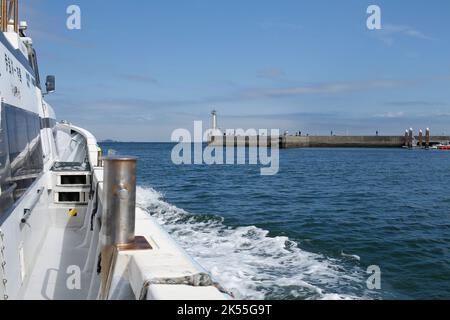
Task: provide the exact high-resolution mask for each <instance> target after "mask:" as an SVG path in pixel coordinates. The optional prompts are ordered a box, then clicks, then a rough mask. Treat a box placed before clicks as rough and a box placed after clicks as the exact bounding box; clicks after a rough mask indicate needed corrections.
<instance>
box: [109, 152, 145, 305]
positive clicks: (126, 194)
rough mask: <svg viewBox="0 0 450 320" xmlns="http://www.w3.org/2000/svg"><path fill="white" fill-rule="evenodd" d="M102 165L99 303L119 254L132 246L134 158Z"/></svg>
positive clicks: (110, 279) (134, 210) (133, 227)
mask: <svg viewBox="0 0 450 320" xmlns="http://www.w3.org/2000/svg"><path fill="white" fill-rule="evenodd" d="M103 161H104V193H105V194H104V195H105V205H104V211H103V216H102V238H101V239H102V253H101V291H100V299H102V300H106V299H108V297H109V291H110V287H111V281H112V277H113V273H114V268H115V262H116V259H117V255H118V251H119V250H120V249H122V248H126V247H128V246H133V245H134V244H135V223H136V164H137V159H136V158H130V157H126V158H124V157H115V156H110V157H106V158H104V159H103Z"/></svg>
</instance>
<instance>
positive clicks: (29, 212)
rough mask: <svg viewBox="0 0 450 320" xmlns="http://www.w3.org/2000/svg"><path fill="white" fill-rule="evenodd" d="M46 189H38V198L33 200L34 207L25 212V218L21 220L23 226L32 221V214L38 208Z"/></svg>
mask: <svg viewBox="0 0 450 320" xmlns="http://www.w3.org/2000/svg"><path fill="white" fill-rule="evenodd" d="M44 189H45V188H44V187H42V188H40V189H38V191H37V195H36V197H35V198H34V199H33V202H32V205H31V206H30V207H28V208H26V209H24V210H23V218H22V220H20V223H21V224H25V223H27V221H28V219H30V217H31V214H32V213H33V210H34V208H36V206H37V204H38V203H39V200H40V199H41V196H42V194H43V193H44Z"/></svg>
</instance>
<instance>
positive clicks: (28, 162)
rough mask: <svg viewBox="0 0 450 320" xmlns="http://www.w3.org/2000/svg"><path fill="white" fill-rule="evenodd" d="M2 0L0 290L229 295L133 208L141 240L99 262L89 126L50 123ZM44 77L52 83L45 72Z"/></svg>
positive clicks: (9, 8)
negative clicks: (139, 244) (86, 128)
mask: <svg viewBox="0 0 450 320" xmlns="http://www.w3.org/2000/svg"><path fill="white" fill-rule="evenodd" d="M1 8H2V11H1V13H2V24H1V28H2V32H0V54H1V57H2V61H3V62H2V63H1V64H3V65H1V64H0V98H1V116H0V119H1V122H0V124H1V126H0V183H1V189H0V300H3V299H5V300H7V299H50V300H59V299H143V300H146V299H155V300H158V299H170V300H172V299H186V300H192V299H208V300H211V299H213V300H214V299H228V298H230V296H229V295H227V294H226V293H224V292H223V290H221V289H219V288H220V286H219V285H218V284H216V283H214V282H213V280H212V279H211V277H210V275H209V274H208V273H207V272H206V271H205V270H204V269H203V268H202V267H201V266H199V265H198V264H197V263H196V262H195V261H193V259H192V258H191V257H189V256H188V255H187V254H186V253H185V251H183V249H181V248H180V247H179V246H178V244H177V243H176V242H175V241H174V240H173V239H172V238H171V237H170V236H169V235H168V234H167V233H166V232H165V231H164V230H163V228H161V227H160V226H159V225H158V223H157V222H156V221H155V220H154V219H153V218H151V217H150V216H149V215H148V214H147V213H146V212H144V211H142V210H139V209H136V223H135V229H136V236H138V237H139V239H141V241H142V242H143V243H145V245H144V246H143V247H142V248H131V249H130V248H128V249H127V250H121V249H120V248H116V249H115V250H114V252H113V254H112V258H111V262H110V263H108V264H105V261H107V260H106V257H105V251H104V246H103V242H102V241H103V240H102V239H103V238H102V234H103V232H104V228H105V226H104V225H102V222H103V221H104V219H103V216H104V215H106V214H107V212H106V210H105V192H104V168H103V167H102V161H101V159H99V157H100V156H101V153H100V152H99V150H100V148H99V147H98V145H97V141H96V139H95V137H94V136H92V134H90V133H89V132H88V131H86V130H84V129H82V128H78V127H76V126H73V125H72V124H70V123H67V122H64V123H57V121H56V116H55V112H54V110H53V108H52V107H51V106H50V105H49V104H48V103H46V102H45V101H44V100H43V90H42V85H43V84H42V82H41V80H40V78H39V71H38V63H37V58H36V52H35V50H34V49H33V44H32V40H31V39H30V38H29V37H27V36H26V34H25V31H26V24H25V23H19V21H18V1H17V0H12V1H11V0H8V1H6V0H3V1H1ZM5 17H6V19H5ZM45 86H46V88H47V90H46V91H53V90H54V78H52V77H49V78H47V83H46V84H45ZM108 261H109V260H108Z"/></svg>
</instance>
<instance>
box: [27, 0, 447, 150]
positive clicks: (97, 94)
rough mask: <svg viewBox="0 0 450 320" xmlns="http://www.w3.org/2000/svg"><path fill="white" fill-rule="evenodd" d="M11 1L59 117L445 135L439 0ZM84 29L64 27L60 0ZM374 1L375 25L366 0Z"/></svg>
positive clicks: (118, 130)
mask: <svg viewBox="0 0 450 320" xmlns="http://www.w3.org/2000/svg"><path fill="white" fill-rule="evenodd" d="M121 3H123V1H106V0H79V1H73V0H72V1H70V0H69V1H66V0H29V1H25V0H22V5H21V6H22V12H21V18H22V19H26V20H28V22H29V34H30V35H31V36H32V37H33V39H34V43H35V47H36V48H37V50H38V54H39V58H40V69H41V73H42V77H44V76H45V75H46V74H55V75H56V76H57V86H58V89H57V93H55V94H53V95H51V96H49V97H48V100H49V102H50V103H51V104H52V105H53V107H54V108H55V110H56V112H57V115H58V119H60V120H62V119H65V120H70V121H71V122H72V123H75V124H77V125H80V126H82V127H85V128H87V129H89V130H90V131H92V132H93V133H94V134H95V135H96V136H97V137H98V138H99V139H106V138H111V139H117V140H122V141H124V140H125V141H168V140H169V139H170V135H171V133H172V131H173V130H174V129H177V128H187V129H191V128H192V126H193V121H195V120H204V121H205V122H206V124H207V125H208V126H209V123H210V117H209V114H210V112H211V110H212V109H217V110H218V112H219V122H220V123H219V124H220V126H221V127H222V128H224V129H226V128H258V129H259V128H269V129H271V128H279V129H281V130H289V131H291V132H293V131H298V130H301V131H302V132H303V133H309V134H329V133H330V131H331V130H333V131H334V132H335V133H337V134H374V133H375V131H377V130H378V131H380V133H381V134H402V133H403V132H404V130H405V129H406V128H409V127H413V128H417V129H419V128H423V129H425V128H426V127H431V128H432V130H433V132H434V133H436V134H437V133H439V134H441V133H447V134H450V90H449V89H450V35H449V31H450V22H449V21H450V2H449V1H448V0H433V1H392V0H391V1H364V0H345V1H343V0H342V1H335V0H328V1H323V0H314V1H313V0H307V1H301V0H292V1H291V0H279V1H275V0H273V1H264V0H259V1H256V0H246V1H236V0H226V1H225V0H214V1H212V0H189V1H181V0H180V1H172V0H164V1H162V0H161V1H153V0H152V1H142V0H128V1H126V4H121ZM71 4H77V5H79V6H80V7H81V10H82V29H81V30H79V31H69V30H67V29H66V19H67V17H68V15H67V14H66V8H67V7H68V6H69V5H71ZM370 4H377V5H379V6H380V7H381V10H382V25H383V29H382V30H380V31H369V30H368V29H367V28H366V19H367V17H368V15H367V14H366V9H367V7H368V6H369V5H370Z"/></svg>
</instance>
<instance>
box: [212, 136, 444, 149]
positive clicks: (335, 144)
mask: <svg viewBox="0 0 450 320" xmlns="http://www.w3.org/2000/svg"><path fill="white" fill-rule="evenodd" d="M419 140H420V138H419V137H416V141H419ZM429 141H430V142H429V145H438V144H444V145H448V144H450V136H434V137H429ZM275 143H278V145H279V147H280V148H281V149H291V148H403V147H404V146H405V145H408V146H409V145H410V144H411V137H410V136H301V137H300V136H281V137H278V138H271V137H262V136H257V137H256V136H254V137H238V136H215V137H211V140H210V141H209V144H210V145H212V146H221V145H222V146H235V147H258V146H266V145H267V146H268V147H271V146H272V145H274V144H275ZM413 147H416V146H413Z"/></svg>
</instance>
